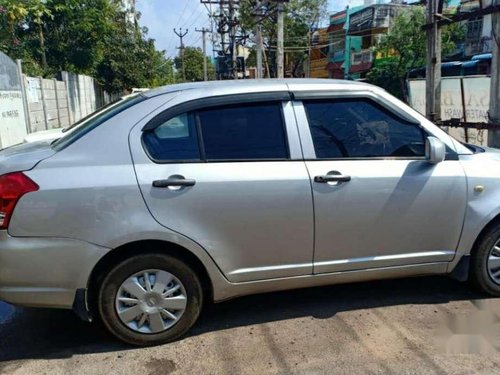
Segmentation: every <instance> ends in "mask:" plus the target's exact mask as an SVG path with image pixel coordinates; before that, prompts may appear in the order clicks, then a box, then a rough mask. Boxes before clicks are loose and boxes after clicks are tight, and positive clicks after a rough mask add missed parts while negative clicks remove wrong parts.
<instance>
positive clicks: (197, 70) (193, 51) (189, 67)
mask: <svg viewBox="0 0 500 375" xmlns="http://www.w3.org/2000/svg"><path fill="white" fill-rule="evenodd" d="M203 58H205V59H207V68H208V69H207V71H208V78H209V79H215V68H214V65H213V64H212V62H211V61H210V59H209V58H208V57H206V56H203V52H202V50H201V49H200V48H196V47H186V48H185V49H184V71H185V74H186V81H187V82H194V81H203V78H204V77H203ZM174 63H175V68H176V69H177V72H178V73H177V74H178V75H179V79H180V78H181V77H182V59H181V57H180V56H177V57H176V58H175V59H174Z"/></svg>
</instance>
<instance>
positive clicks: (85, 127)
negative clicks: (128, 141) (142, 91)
mask: <svg viewBox="0 0 500 375" xmlns="http://www.w3.org/2000/svg"><path fill="white" fill-rule="evenodd" d="M143 100H145V98H144V97H143V96H140V95H137V96H133V97H130V98H127V99H121V100H119V101H116V102H113V103H111V104H108V105H106V106H105V107H103V108H101V109H100V110H98V111H97V112H94V113H92V114H90V115H88V116H87V117H84V118H83V119H81V120H80V121H78V122H77V123H75V124H73V125H71V126H70V127H69V128H67V130H65V131H67V133H66V134H65V135H64V136H63V137H61V138H59V139H57V140H55V141H54V142H52V148H53V149H54V150H56V151H60V150H62V149H64V148H66V147H67V146H69V145H70V144H72V143H73V142H75V141H76V140H78V139H80V138H81V137H83V136H84V135H85V134H87V133H88V132H90V131H91V130H92V129H95V128H96V127H98V126H99V125H101V124H102V123H104V122H106V121H107V120H109V119H110V118H112V117H114V116H116V115H117V114H118V113H120V112H122V111H124V110H126V109H127V108H129V107H132V106H133V105H135V104H137V103H139V102H141V101H143Z"/></svg>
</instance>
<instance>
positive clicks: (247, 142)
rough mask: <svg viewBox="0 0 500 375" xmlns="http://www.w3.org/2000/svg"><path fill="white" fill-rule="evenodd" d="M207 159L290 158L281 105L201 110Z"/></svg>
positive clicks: (269, 104) (241, 105) (254, 105)
mask: <svg viewBox="0 0 500 375" xmlns="http://www.w3.org/2000/svg"><path fill="white" fill-rule="evenodd" d="M198 116H199V120H200V126H201V133H202V137H203V144H204V148H205V154H206V158H207V160H247V159H285V158H287V157H288V151H287V144H286V140H285V137H286V136H285V131H284V125H283V119H282V115H281V104H280V103H262V104H251V105H248V104H247V105H245V104H240V105H237V106H231V107H217V108H209V109H204V110H200V111H198Z"/></svg>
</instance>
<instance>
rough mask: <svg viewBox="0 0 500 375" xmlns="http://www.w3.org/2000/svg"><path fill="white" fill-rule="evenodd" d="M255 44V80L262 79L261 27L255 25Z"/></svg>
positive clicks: (258, 24)
mask: <svg viewBox="0 0 500 375" xmlns="http://www.w3.org/2000/svg"><path fill="white" fill-rule="evenodd" d="M255 44H256V47H257V48H256V49H257V51H256V53H257V79H260V78H262V26H261V25H260V23H257V26H256V31H255Z"/></svg>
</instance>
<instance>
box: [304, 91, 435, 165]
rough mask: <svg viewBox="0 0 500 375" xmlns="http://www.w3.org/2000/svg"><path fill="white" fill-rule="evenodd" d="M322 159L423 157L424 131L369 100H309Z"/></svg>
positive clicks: (307, 105) (310, 117) (311, 119)
mask: <svg viewBox="0 0 500 375" xmlns="http://www.w3.org/2000/svg"><path fill="white" fill-rule="evenodd" d="M304 106H305V109H306V112H307V116H308V119H309V126H310V128H311V135H312V138H313V143H314V148H315V150H316V156H317V157H318V158H326V159H328V158H353V157H363V158H365V157H391V156H392V157H421V156H424V155H425V138H424V133H423V131H422V130H421V129H420V128H419V127H418V126H417V125H415V124H412V123H409V122H406V121H405V120H403V119H400V118H399V117H397V116H395V115H394V114H392V113H391V112H389V111H387V110H386V109H384V108H382V107H381V106H379V105H378V104H376V103H374V102H372V101H370V100H365V99H342V100H328V101H326V100H324V101H306V102H304Z"/></svg>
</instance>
